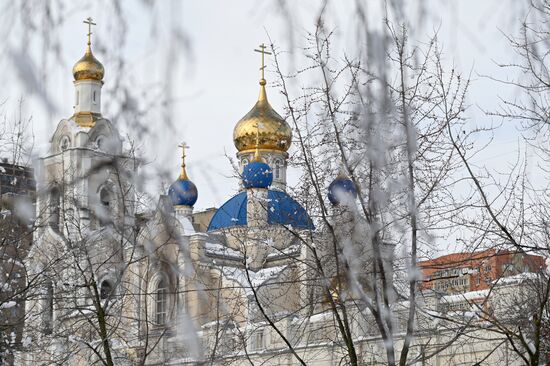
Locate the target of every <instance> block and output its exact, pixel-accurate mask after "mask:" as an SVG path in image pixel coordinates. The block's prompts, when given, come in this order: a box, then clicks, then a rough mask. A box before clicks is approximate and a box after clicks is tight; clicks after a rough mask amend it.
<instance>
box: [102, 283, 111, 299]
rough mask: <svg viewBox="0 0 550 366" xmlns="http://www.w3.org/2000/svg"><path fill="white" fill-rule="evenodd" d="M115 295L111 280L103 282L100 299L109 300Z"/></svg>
mask: <svg viewBox="0 0 550 366" xmlns="http://www.w3.org/2000/svg"><path fill="white" fill-rule="evenodd" d="M112 293H113V284H112V283H111V281H109V280H103V282H101V286H100V287H99V297H100V298H101V299H107V298H109V296H111V294H112Z"/></svg>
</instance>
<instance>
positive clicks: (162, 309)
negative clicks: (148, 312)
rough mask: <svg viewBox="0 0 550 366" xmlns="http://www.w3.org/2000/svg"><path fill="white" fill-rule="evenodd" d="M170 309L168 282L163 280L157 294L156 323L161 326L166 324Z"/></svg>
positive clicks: (158, 285)
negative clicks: (168, 309)
mask: <svg viewBox="0 0 550 366" xmlns="http://www.w3.org/2000/svg"><path fill="white" fill-rule="evenodd" d="M167 308H168V282H167V281H166V280H165V279H164V278H162V279H161V280H160V281H159V282H158V284H157V288H156V292H155V322H156V323H157V324H159V325H164V324H166V314H167Z"/></svg>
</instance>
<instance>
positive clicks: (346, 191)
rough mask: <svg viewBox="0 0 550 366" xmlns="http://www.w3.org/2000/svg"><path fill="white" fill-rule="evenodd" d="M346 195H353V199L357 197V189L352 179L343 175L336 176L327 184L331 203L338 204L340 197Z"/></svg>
mask: <svg viewBox="0 0 550 366" xmlns="http://www.w3.org/2000/svg"><path fill="white" fill-rule="evenodd" d="M347 195H349V196H351V197H353V199H355V198H356V197H357V190H356V189H355V185H354V184H353V182H352V180H351V179H349V178H347V177H344V176H338V177H336V179H335V180H333V181H332V183H330V185H329V186H328V200H329V201H330V203H332V204H333V205H338V204H340V202H341V199H342V198H344V197H346V196H347Z"/></svg>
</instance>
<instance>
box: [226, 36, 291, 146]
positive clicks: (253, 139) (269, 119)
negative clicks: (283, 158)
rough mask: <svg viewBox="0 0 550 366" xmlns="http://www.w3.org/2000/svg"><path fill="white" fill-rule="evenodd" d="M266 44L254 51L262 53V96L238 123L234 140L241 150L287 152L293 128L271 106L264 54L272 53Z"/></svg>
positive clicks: (234, 131) (234, 132)
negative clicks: (266, 89) (266, 88)
mask: <svg viewBox="0 0 550 366" xmlns="http://www.w3.org/2000/svg"><path fill="white" fill-rule="evenodd" d="M265 49H266V46H265V45H264V44H261V45H260V49H259V50H258V49H256V50H254V51H256V52H259V53H261V54H262V66H261V67H260V70H261V72H262V78H261V79H260V96H259V97H258V101H257V102H256V104H255V105H254V107H252V109H251V110H250V111H249V112H248V113H247V114H246V115H245V116H244V117H243V118H241V120H240V121H239V122H238V123H237V125H236V126H235V129H234V130H233V142H234V143H235V147H236V148H237V150H238V151H239V152H246V151H254V150H255V149H256V148H258V149H261V150H275V151H282V152H286V151H287V150H288V148H289V147H290V143H291V142H292V130H291V129H290V126H289V125H288V123H286V121H285V120H284V119H283V117H281V116H280V115H279V114H278V113H277V112H275V110H274V109H273V108H272V107H271V105H270V104H269V102H268V100H267V93H266V91H265V85H266V81H265V78H264V70H265V67H266V65H265V59H264V56H265V55H266V54H267V55H271V53H270V52H267V51H266V50H265Z"/></svg>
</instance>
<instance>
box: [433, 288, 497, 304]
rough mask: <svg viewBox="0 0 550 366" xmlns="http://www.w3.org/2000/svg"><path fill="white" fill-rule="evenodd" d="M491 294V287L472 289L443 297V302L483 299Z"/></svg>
mask: <svg viewBox="0 0 550 366" xmlns="http://www.w3.org/2000/svg"><path fill="white" fill-rule="evenodd" d="M487 295H489V289H485V290H479V291H470V292H465V293H463V294H456V295H447V296H443V297H441V302H448V303H451V302H461V301H466V300H483V299H485V298H486V297H487Z"/></svg>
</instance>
